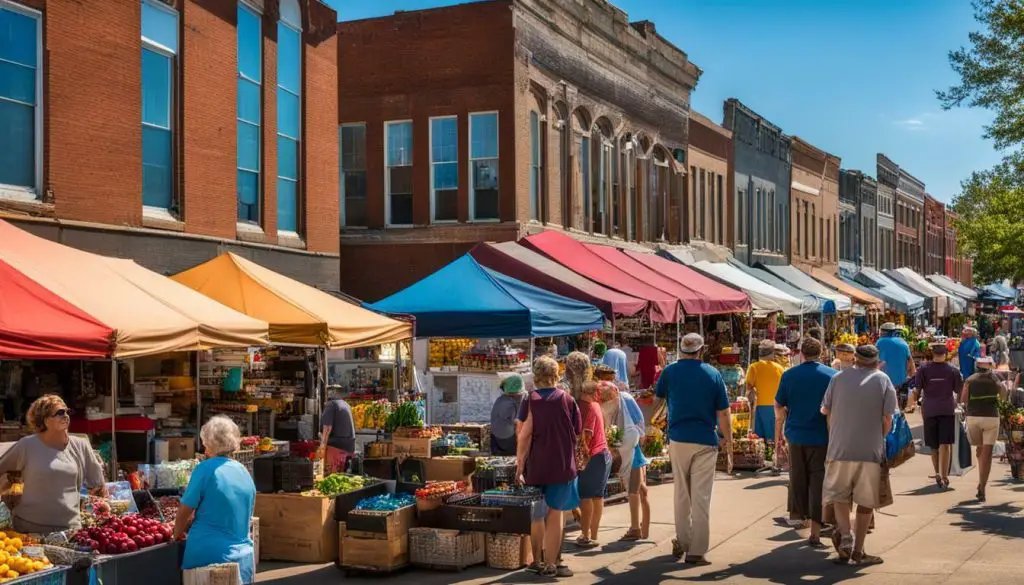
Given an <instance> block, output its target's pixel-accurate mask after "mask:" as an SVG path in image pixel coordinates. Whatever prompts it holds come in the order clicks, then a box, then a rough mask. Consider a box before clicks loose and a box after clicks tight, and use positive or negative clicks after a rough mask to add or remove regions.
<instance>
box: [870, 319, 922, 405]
mask: <svg viewBox="0 0 1024 585" xmlns="http://www.w3.org/2000/svg"><path fill="white" fill-rule="evenodd" d="M875 347H877V348H878V359H879V361H881V363H882V366H881V368H882V371H883V372H885V374H886V375H887V376H889V380H890V381H892V385H893V386H894V387H895V388H896V394H897V396H898V397H899V401H900V408H901V409H902V408H905V407H907V406H915V405H908V404H907V394H908V390H909V388H908V386H909V383H908V382H909V380H910V378H913V377H914V374H915V373H916V372H917V368H916V367H915V366H914V358H913V356H912V355H911V354H910V346H909V345H907V342H906V341H904V340H903V339H902V338H901V337H900V336H899V334H898V332H897V331H896V324H895V323H883V324H882V336H881V337H880V338H879V339H878V343H876V344H875Z"/></svg>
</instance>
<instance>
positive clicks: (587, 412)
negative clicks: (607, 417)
mask: <svg viewBox="0 0 1024 585" xmlns="http://www.w3.org/2000/svg"><path fill="white" fill-rule="evenodd" d="M580 414H581V415H582V417H583V435H582V436H581V438H580V440H581V442H582V443H583V448H585V449H586V450H587V452H588V453H589V454H590V461H589V463H587V466H586V467H585V468H584V469H583V471H582V472H580V475H579V492H580V513H581V515H582V519H581V520H580V530H581V532H582V534H581V535H580V537H579V538H577V539H576V544H578V545H579V546H581V547H583V548H593V547H596V546H598V542H597V530H598V528H599V527H600V525H601V514H602V513H603V512H604V489H605V486H607V485H608V475H609V473H610V472H611V469H612V454H611V452H610V451H608V440H607V439H606V437H605V433H604V416H603V415H602V414H601V395H600V392H599V390H598V385H597V383H596V382H593V381H591V382H587V383H586V384H584V386H583V396H582V400H581V401H580Z"/></svg>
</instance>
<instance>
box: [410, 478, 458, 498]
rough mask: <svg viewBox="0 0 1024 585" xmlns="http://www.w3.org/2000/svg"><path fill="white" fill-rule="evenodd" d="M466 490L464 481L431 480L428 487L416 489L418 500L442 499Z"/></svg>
mask: <svg viewBox="0 0 1024 585" xmlns="http://www.w3.org/2000/svg"><path fill="white" fill-rule="evenodd" d="M463 491H466V482H464V481H431V482H427V485H426V487H422V488H420V489H418V490H416V499H417V500H440V499H444V498H446V497H448V496H452V495H455V494H457V493H459V492H463Z"/></svg>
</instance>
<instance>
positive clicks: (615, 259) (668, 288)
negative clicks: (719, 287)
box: [584, 244, 710, 315]
mask: <svg viewBox="0 0 1024 585" xmlns="http://www.w3.org/2000/svg"><path fill="white" fill-rule="evenodd" d="M584 246H586V248H587V249H588V250H590V251H591V252H593V253H595V254H597V255H598V256H600V257H602V258H604V259H605V260H607V261H609V262H611V263H612V264H614V265H615V266H618V267H619V268H620V269H622V270H623V271H625V272H627V273H629V275H630V276H632V277H633V278H636V279H637V280H640V281H642V282H646V283H647V284H649V285H651V286H653V287H654V288H656V289H658V290H660V291H663V292H666V293H668V294H670V295H672V296H674V297H675V298H677V299H679V302H680V303H682V305H683V311H684V312H686V313H687V314H690V315H699V314H702V313H703V311H702V309H703V307H704V306H706V305H707V304H708V303H707V301H709V300H710V299H705V298H703V295H702V294H701V293H698V292H697V291H694V290H691V289H689V288H686V287H685V286H683V285H681V284H679V283H678V282H676V281H674V280H672V279H671V278H666V277H665V276H662V275H661V274H658V273H657V272H656V271H654V270H651V269H650V268H648V267H647V266H645V265H644V264H642V263H640V262H637V261H636V260H634V259H633V258H632V257H630V256H627V255H626V254H625V253H623V251H622V250H620V249H618V248H613V247H612V246H603V245H599V244H584Z"/></svg>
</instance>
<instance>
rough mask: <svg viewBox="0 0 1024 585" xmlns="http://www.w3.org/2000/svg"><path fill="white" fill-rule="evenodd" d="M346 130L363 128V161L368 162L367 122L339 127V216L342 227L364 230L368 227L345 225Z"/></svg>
mask: <svg viewBox="0 0 1024 585" xmlns="http://www.w3.org/2000/svg"><path fill="white" fill-rule="evenodd" d="M346 128H362V129H363V160H366V158H367V157H366V154H367V152H366V122H348V123H345V124H339V125H338V193H339V194H340V195H341V197H340V198H339V199H338V201H339V202H340V203H341V209H340V210H339V211H340V213H339V214H338V216H339V219H340V220H341V227H343V228H349V229H351V228H359V229H364V228H365V227H366V226H349V225H345V222H346V217H345V164H344V162H343V161H344V160H345V159H344V158H343V157H344V155H345V153H344V150H343V149H344V146H343V141H342V133H343V132H344V131H345V129H346ZM363 172H364V173H365V172H367V169H363ZM365 198H366V199H369V193H367V194H366V196H365Z"/></svg>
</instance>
